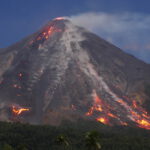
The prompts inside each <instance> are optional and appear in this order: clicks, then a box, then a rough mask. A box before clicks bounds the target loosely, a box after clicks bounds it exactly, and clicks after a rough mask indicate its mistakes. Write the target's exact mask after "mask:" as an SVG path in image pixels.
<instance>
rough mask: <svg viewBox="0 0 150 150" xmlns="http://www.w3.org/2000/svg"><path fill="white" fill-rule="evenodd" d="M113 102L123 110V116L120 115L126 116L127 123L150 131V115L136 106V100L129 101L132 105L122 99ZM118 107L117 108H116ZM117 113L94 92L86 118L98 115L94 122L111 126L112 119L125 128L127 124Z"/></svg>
mask: <svg viewBox="0 0 150 150" xmlns="http://www.w3.org/2000/svg"><path fill="white" fill-rule="evenodd" d="M115 101H116V102H117V103H118V104H119V105H120V106H119V107H121V109H122V108H124V109H125V111H126V112H125V114H121V116H123V115H126V116H127V118H128V119H127V120H126V121H127V122H131V121H132V122H134V123H135V124H136V125H137V126H138V127H140V128H144V129H147V130H150V115H149V114H148V112H146V110H144V109H143V108H142V107H140V106H138V104H137V103H136V100H130V101H131V102H132V104H128V103H127V102H126V101H125V100H123V99H118V100H115ZM119 107H118V106H117V107H116V108H119ZM112 111H113V112H115V114H114V113H112ZM117 112H118V111H117V110H115V109H114V108H112V107H110V106H109V105H108V104H107V103H106V102H105V101H103V100H102V99H101V98H99V97H98V95H97V93H96V92H94V103H93V106H91V108H90V109H89V111H88V112H87V113H86V116H96V115H97V114H99V116H98V117H96V121H98V122H101V123H103V124H107V125H113V124H114V123H112V122H111V120H112V119H113V120H115V122H118V124H120V125H125V126H127V125H128V123H127V122H125V120H122V117H121V116H120V114H118V113H117Z"/></svg>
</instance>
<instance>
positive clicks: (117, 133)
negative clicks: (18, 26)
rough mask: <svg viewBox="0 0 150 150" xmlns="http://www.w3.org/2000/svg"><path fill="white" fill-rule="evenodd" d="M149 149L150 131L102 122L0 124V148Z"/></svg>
mask: <svg viewBox="0 0 150 150" xmlns="http://www.w3.org/2000/svg"><path fill="white" fill-rule="evenodd" d="M100 149H101V150H149V149H150V131H148V130H144V129H140V128H132V127H128V126H124V127H123V126H114V127H109V126H105V125H103V124H100V123H98V122H93V121H85V120H78V121H77V122H69V121H64V122H63V123H62V124H61V125H60V126H55V127H54V126H48V125H42V126H39V125H29V124H21V123H6V122H1V123H0V150H100Z"/></svg>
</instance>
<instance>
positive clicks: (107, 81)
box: [0, 18, 150, 129]
mask: <svg viewBox="0 0 150 150" xmlns="http://www.w3.org/2000/svg"><path fill="white" fill-rule="evenodd" d="M0 60H1V61H0V120H1V121H14V120H17V121H21V122H28V123H31V124H52V125H58V124H60V123H61V122H62V120H70V121H76V120H78V119H90V120H96V121H99V122H101V123H103V124H107V125H124V126H127V125H133V126H138V127H141V128H145V129H150V115H149V113H148V112H147V111H149V110H147V109H146V108H144V106H145V105H144V104H146V102H147V101H148V95H146V93H145V85H147V84H150V65H149V64H146V63H144V62H143V61H141V60H138V59H137V58H135V57H134V56H132V55H129V54H126V53H125V52H123V51H122V50H121V49H119V48H117V47H116V46H114V45H112V44H111V43H109V42H107V41H105V40H104V39H102V38H100V37H98V36H97V35H95V34H93V33H91V32H89V31H88V30H86V29H84V28H82V27H79V26H76V25H74V24H73V23H72V22H71V21H69V20H68V19H65V18H56V19H54V20H52V21H50V22H48V23H47V24H46V25H45V26H44V27H43V28H42V29H40V30H39V31H38V32H36V33H34V34H32V35H30V36H28V37H26V38H25V39H23V40H21V41H20V42H18V43H16V44H14V45H12V46H10V47H8V48H5V49H2V50H1V53H0Z"/></svg>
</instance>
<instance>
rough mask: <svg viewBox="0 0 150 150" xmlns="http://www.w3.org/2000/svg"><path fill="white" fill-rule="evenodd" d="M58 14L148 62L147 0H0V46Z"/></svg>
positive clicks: (149, 11)
mask: <svg viewBox="0 0 150 150" xmlns="http://www.w3.org/2000/svg"><path fill="white" fill-rule="evenodd" d="M88 15H89V16H93V17H92V18H93V20H90V19H92V18H89V17H88ZM59 16H70V17H71V18H73V19H74V20H75V22H76V23H77V24H79V25H81V26H84V27H86V28H88V29H89V30H91V31H92V32H95V33H97V34H98V35H99V36H101V37H103V38H104V39H106V40H108V41H110V42H112V43H113V44H115V45H117V46H118V47H120V48H122V49H123V50H125V51H127V52H129V53H131V54H133V55H135V56H136V57H138V58H140V59H142V60H144V61H146V62H148V63H150V35H149V33H150V29H149V28H150V27H149V26H150V1H149V0H0V35H1V36H0V47H1V48H3V47H7V46H9V45H11V44H13V43H15V42H17V41H19V40H21V39H22V38H24V37H25V36H27V35H29V34H32V33H33V32H35V31H37V30H38V29H39V28H40V27H42V26H43V25H44V24H45V23H47V22H48V21H50V20H51V19H53V18H55V17H59ZM87 18H88V19H87ZM84 19H85V21H84ZM83 21H84V22H83ZM91 21H92V22H93V24H92V23H91ZM110 25H111V26H112V30H111V27H110ZM107 29H108V30H107Z"/></svg>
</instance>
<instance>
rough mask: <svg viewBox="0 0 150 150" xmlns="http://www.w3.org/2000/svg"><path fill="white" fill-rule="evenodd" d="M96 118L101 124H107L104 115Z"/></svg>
mask: <svg viewBox="0 0 150 150" xmlns="http://www.w3.org/2000/svg"><path fill="white" fill-rule="evenodd" d="M96 120H97V121H99V122H101V123H103V124H108V120H107V119H106V118H104V117H100V118H97V119H96Z"/></svg>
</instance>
